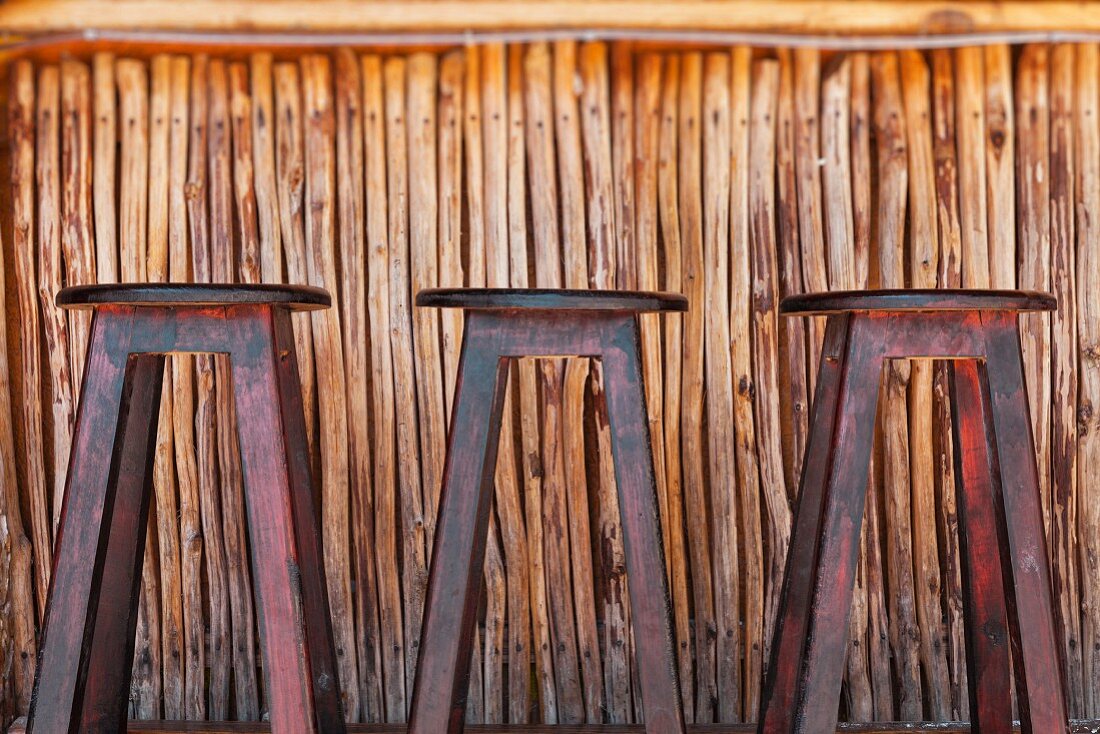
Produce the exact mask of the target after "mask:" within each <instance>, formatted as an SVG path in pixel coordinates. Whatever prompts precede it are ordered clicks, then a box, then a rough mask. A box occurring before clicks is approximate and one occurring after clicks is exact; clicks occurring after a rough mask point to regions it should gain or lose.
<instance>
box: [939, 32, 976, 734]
mask: <svg viewBox="0 0 1100 734" xmlns="http://www.w3.org/2000/svg"><path fill="white" fill-rule="evenodd" d="M951 61H952V59H951V52H950V51H947V50H939V51H935V52H934V53H933V54H932V121H933V124H932V133H933V138H932V156H933V159H934V164H935V173H936V219H937V222H938V235H939V240H940V254H939V267H938V268H937V273H936V285H937V287H940V288H958V287H960V286H961V284H962V232H961V229H960V223H959V191H958V178H957V171H958V167H957V160H956V153H955V92H954V74H953V71H952V63H951ZM933 380H934V382H933V387H932V389H933V400H934V402H933V411H934V413H933V420H934V421H935V423H934V425H933V431H932V447H933V449H932V450H933V452H934V456H935V470H936V474H935V479H936V494H937V522H938V524H939V534H940V538H941V539H942V540H943V542H942V543H941V544H940V552H941V554H942V557H943V576H942V580H943V585H944V592H945V593H944V597H945V600H946V607H947V624H948V628H949V630H950V644H949V647H948V660H949V662H950V665H951V684H952V685H951V695H952V711H953V714H954V715H956V716H959V717H961V718H963V719H966V718H969V716H970V698H969V695H968V682H967V669H966V645H965V629H964V624H965V618H964V616H963V608H962V604H963V601H962V564H961V560H960V556H959V528H958V517H957V510H956V500H955V471H954V459H953V446H952V438H951V435H952V428H951V404H950V403H951V401H950V394H949V392H948V390H949V386H948V370H947V364H946V363H942V362H941V363H939V364H937V365H936V373H935V376H934V378H933Z"/></svg>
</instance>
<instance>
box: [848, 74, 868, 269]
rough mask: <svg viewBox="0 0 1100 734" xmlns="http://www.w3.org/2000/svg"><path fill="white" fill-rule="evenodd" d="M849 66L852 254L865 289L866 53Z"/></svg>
mask: <svg viewBox="0 0 1100 734" xmlns="http://www.w3.org/2000/svg"><path fill="white" fill-rule="evenodd" d="M848 58H849V64H851V67H852V69H851V110H849V113H848V121H849V123H850V125H851V131H850V133H849V137H850V139H851V145H852V154H851V171H852V172H851V176H852V223H853V232H854V234H853V237H854V241H853V243H852V244H853V250H854V256H855V274H856V285H855V287H856V288H867V287H869V286H868V282H869V279H870V265H871V219H872V212H871V85H870V79H871V73H870V62H869V59H868V56H867V54H866V53H854V54H852V55H851V56H849V57H848Z"/></svg>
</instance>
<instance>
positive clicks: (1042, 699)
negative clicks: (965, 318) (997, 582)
mask: <svg viewBox="0 0 1100 734" xmlns="http://www.w3.org/2000/svg"><path fill="white" fill-rule="evenodd" d="M982 321H983V325H984V326H985V327H986V358H987V361H986V365H987V367H986V370H987V380H988V385H989V402H990V408H989V410H990V413H991V415H992V418H993V432H994V436H995V441H996V446H997V459H998V461H999V463H1000V483H999V485H1000V486H999V490H1000V491H999V492H998V493H997V494H996V495H995V496H996V498H997V500H998V505H999V506H998V510H999V514H1000V519H1001V521H1002V523H1003V525H1002V531H1003V534H1004V535H1003V538H1002V542H1001V554H1002V555H1001V558H1002V561H1001V563H1002V566H1003V569H1004V584H1005V595H1006V596H1007V597H1008V613H1009V622H1010V628H1011V632H1012V644H1013V651H1014V653H1015V655H1016V662H1017V663H1018V664H1017V665H1016V666H1015V667H1014V670H1015V673H1016V694H1017V696H1018V698H1019V702H1020V719H1021V723H1022V725H1023V730H1024V732H1039V733H1041V734H1047V733H1048V732H1049V733H1051V734H1054V733H1056V732H1068V731H1069V724H1068V712H1067V709H1066V699H1065V693H1064V686H1063V683H1062V666H1061V664H1060V662H1059V655H1058V635H1057V630H1056V629H1055V626H1054V625H1055V616H1054V596H1053V591H1052V588H1051V582H1050V572H1049V567H1048V565H1047V559H1048V555H1047V549H1046V536H1045V534H1044V532H1043V513H1042V505H1041V504H1040V499H1039V475H1038V467H1037V466H1036V463H1035V443H1034V439H1033V437H1032V435H1031V420H1030V418H1029V414H1028V405H1027V391H1026V388H1025V385H1024V373H1023V357H1022V354H1021V351H1020V334H1019V331H1018V329H1017V323H1016V315H1015V314H1013V313H988V312H987V313H983V315H982ZM995 489H996V487H995Z"/></svg>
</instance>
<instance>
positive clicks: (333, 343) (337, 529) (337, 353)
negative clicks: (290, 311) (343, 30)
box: [301, 56, 359, 718]
mask: <svg viewBox="0 0 1100 734" xmlns="http://www.w3.org/2000/svg"><path fill="white" fill-rule="evenodd" d="M301 66H302V87H303V95H302V99H303V115H302V119H303V120H304V121H305V124H304V131H305V134H304V136H303V137H304V142H305V146H304V147H305V165H306V168H305V171H306V177H305V180H306V207H305V210H306V250H307V253H308V256H307V257H306V269H307V271H308V274H309V284H310V285H312V286H316V287H319V288H325V289H327V290H328V291H329V292H330V293H335V292H336V285H337V283H338V279H337V276H336V233H335V231H334V229H335V225H336V223H335V220H334V217H333V214H334V212H333V203H334V201H335V198H336V197H335V195H334V192H333V190H332V188H333V185H334V170H333V169H334V165H335V161H334V159H333V125H334V123H335V121H334V119H333V106H332V79H331V76H330V72H329V61H328V58H327V57H323V56H307V57H304V58H303V59H302V62H301ZM338 304H339V302H338V301H337V299H336V298H335V296H334V298H333V308H330V309H326V310H324V311H314V312H313V313H312V314H311V316H312V321H313V334H314V337H315V338H314V342H313V346H314V356H315V357H316V359H317V365H318V370H317V414H318V421H319V430H320V436H321V440H320V441H319V443H320V448H321V474H320V477H321V514H322V528H323V535H324V556H325V578H326V580H327V582H328V598H329V610H330V612H331V614H332V619H333V638H334V641H335V643H336V664H337V667H338V669H339V677H340V684H341V689H342V690H341V698H342V700H343V703H344V715H345V717H348V718H352V717H356V716H358V711H359V673H358V667H357V661H356V647H355V628H354V622H353V614H354V608H353V606H352V600H351V568H350V564H351V560H350V550H351V542H350V538H349V531H350V529H349V514H350V513H349V506H348V501H349V497H348V491H349V482H348V468H349V457H348V416H347V411H346V409H345V407H344V405H343V404H342V401H341V398H342V397H343V396H345V395H346V393H345V387H346V378H345V373H344V362H343V346H342V344H341V337H340V332H341V327H340V323H341V312H340V309H339V305H338Z"/></svg>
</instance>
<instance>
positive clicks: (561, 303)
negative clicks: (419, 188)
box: [416, 288, 688, 312]
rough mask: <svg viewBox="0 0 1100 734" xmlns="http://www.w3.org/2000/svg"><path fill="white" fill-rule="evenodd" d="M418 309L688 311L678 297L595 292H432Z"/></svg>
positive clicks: (422, 297)
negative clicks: (422, 307)
mask: <svg viewBox="0 0 1100 734" xmlns="http://www.w3.org/2000/svg"><path fill="white" fill-rule="evenodd" d="M416 305H417V306H434V307H437V308H465V309H470V310H476V311H510V310H516V309H524V310H531V311H563V310H572V311H631V312H646V311H687V308H688V302H687V298H685V297H684V296H681V295H679V294H677V293H651V292H647V291H607V290H604V291H592V290H563V289H553V288H429V289H427V290H422V291H420V292H419V293H417V294H416Z"/></svg>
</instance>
